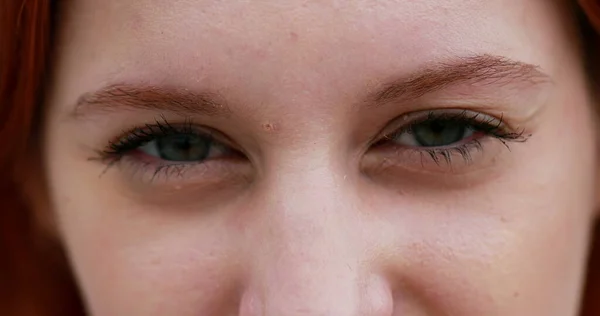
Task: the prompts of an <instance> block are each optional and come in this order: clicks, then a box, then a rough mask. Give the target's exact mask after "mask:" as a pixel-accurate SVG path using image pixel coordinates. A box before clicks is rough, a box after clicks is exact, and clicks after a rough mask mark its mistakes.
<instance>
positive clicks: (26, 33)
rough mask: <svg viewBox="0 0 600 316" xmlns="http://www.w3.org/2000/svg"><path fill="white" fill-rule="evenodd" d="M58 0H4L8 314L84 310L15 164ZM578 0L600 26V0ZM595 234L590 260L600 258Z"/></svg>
mask: <svg viewBox="0 0 600 316" xmlns="http://www.w3.org/2000/svg"><path fill="white" fill-rule="evenodd" d="M57 2H58V1H56V0H55V1H51V0H0V175H2V177H1V178H0V201H1V202H0V203H1V205H0V253H2V254H3V255H2V259H1V260H0V311H1V313H2V315H7V316H26V315H37V316H42V315H43V316H54V315H56V316H58V315H61V316H63V315H73V316H75V315H85V312H84V310H83V307H82V304H81V300H80V299H79V295H78V294H77V293H78V291H77V289H76V286H75V282H74V281H73V279H72V277H71V275H70V272H69V269H68V265H67V264H66V260H64V256H61V255H60V253H61V251H60V249H59V247H58V246H56V247H55V249H48V248H49V247H48V246H49V245H52V244H53V243H52V242H47V243H43V242H42V241H43V240H44V239H43V238H42V237H40V234H39V230H38V229H36V220H35V219H34V214H33V213H32V212H30V210H28V207H27V204H26V203H25V199H24V198H23V195H22V194H21V187H22V186H21V184H20V183H19V177H23V176H24V175H19V174H18V173H17V172H16V171H17V170H23V169H22V168H17V165H18V163H19V162H21V161H27V160H29V161H31V159H28V158H29V157H28V156H26V155H27V153H28V149H30V148H28V147H27V146H28V145H30V144H31V143H32V141H31V138H32V133H33V131H34V124H35V123H36V116H37V115H39V113H40V109H39V105H40V104H41V98H42V94H43V86H44V79H45V77H46V75H47V74H46V72H47V70H48V63H49V62H50V55H51V54H50V53H51V47H50V46H51V45H50V44H51V39H52V31H53V30H52V27H53V23H52V17H53V16H54V15H56V12H55V10H56V6H57V5H56V3H57ZM579 2H580V3H581V5H582V7H583V8H584V9H585V10H586V12H588V13H589V16H590V20H591V21H592V23H594V24H595V25H596V28H597V29H598V30H600V1H597V0H580V1H579ZM592 13H594V14H592ZM590 30H591V28H590ZM589 33H590V34H589V36H592V35H591V33H592V32H589ZM594 36H595V35H594ZM588 40H589V41H591V39H588ZM598 42H599V41H596V43H598ZM594 51H595V52H596V53H597V52H599V51H600V50H594ZM590 57H591V59H595V58H594V57H595V56H590ZM593 61H594V60H593ZM596 65H597V64H596ZM29 154H31V152H29ZM596 236H600V234H596ZM596 239H597V240H596V241H597V242H595V243H594V245H596V247H593V250H592V255H591V259H590V262H593V264H592V265H593V266H596V263H598V265H597V266H600V249H599V247H598V246H600V238H596ZM588 270H589V271H588V274H589V275H588V279H587V281H588V282H587V287H586V292H585V297H584V312H583V315H600V271H595V269H588ZM594 298H596V299H598V300H595V299H594Z"/></svg>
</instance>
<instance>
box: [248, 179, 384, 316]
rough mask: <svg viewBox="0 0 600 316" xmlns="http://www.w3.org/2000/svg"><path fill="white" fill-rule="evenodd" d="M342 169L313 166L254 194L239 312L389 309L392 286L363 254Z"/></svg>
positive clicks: (371, 312) (328, 314) (336, 314)
mask: <svg viewBox="0 0 600 316" xmlns="http://www.w3.org/2000/svg"><path fill="white" fill-rule="evenodd" d="M345 182H347V181H346V180H345V179H344V176H343V175H342V176H339V177H338V176H335V174H334V173H331V172H330V171H328V170H323V169H322V170H312V171H309V172H298V173H295V174H293V175H289V174H288V175H287V177H286V178H285V181H279V180H273V181H270V182H269V183H268V184H266V186H265V187H263V188H262V189H261V190H260V192H265V193H264V194H262V193H261V194H262V196H261V197H260V198H257V199H256V200H259V201H262V202H261V205H257V206H254V207H253V209H259V210H260V215H257V214H255V215H257V216H259V217H260V220H258V221H256V222H259V223H260V225H258V226H255V227H253V228H252V236H249V237H248V240H249V241H248V243H249V245H248V249H252V250H251V253H250V254H249V255H248V256H247V258H249V262H248V264H249V268H248V274H249V276H248V281H247V285H246V286H245V289H244V293H243V296H242V303H241V309H240V315H241V316H259V315H260V316H300V315H303V316H332V315H333V316H359V315H360V316H390V315H392V310H393V306H392V305H393V303H392V302H393V299H392V293H391V289H390V287H389V286H388V284H386V280H385V278H383V277H382V275H381V274H380V273H378V271H377V268H376V265H375V264H373V262H374V260H372V259H373V258H369V255H368V253H372V252H370V251H369V250H368V249H365V247H366V243H365V241H364V238H363V235H364V233H363V232H364V231H365V227H364V225H362V224H361V223H362V220H361V215H360V212H359V211H358V210H357V201H356V198H355V196H356V195H355V194H354V193H353V192H352V190H351V188H350V186H348V185H345V184H344V183H345Z"/></svg>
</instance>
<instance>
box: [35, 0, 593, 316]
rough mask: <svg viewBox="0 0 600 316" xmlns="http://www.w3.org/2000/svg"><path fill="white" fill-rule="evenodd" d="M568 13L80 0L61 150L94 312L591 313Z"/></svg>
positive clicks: (56, 96)
mask: <svg viewBox="0 0 600 316" xmlns="http://www.w3.org/2000/svg"><path fill="white" fill-rule="evenodd" d="M567 12H568V9H567V6H566V5H565V4H564V3H563V2H560V1H547V0H527V1H523V0H489V1H479V0H451V1H448V0H444V1H441V0H440V1H437V0H428V1H403V0H371V1H366V0H345V1H311V0H304V1H300V0H286V1H270V2H269V1H214V0H197V1H192V0H178V1H173V0H169V1H159V0H154V1H150V0H143V1H142V0H136V1H122V0H102V1H100V0H76V1H72V3H69V6H68V7H67V8H64V11H63V12H62V13H63V15H62V16H61V19H60V21H61V22H60V27H61V30H60V41H59V43H57V55H56V58H55V61H54V65H53V66H54V68H53V78H52V80H51V82H52V85H51V86H50V87H49V93H48V95H47V99H46V108H47V112H46V113H45V124H44V127H43V133H42V135H43V144H44V146H43V153H44V155H43V157H44V167H45V170H46V179H47V186H48V188H49V194H48V195H49V198H50V201H51V203H50V205H48V209H49V210H48V211H49V212H52V214H54V216H55V219H56V223H57V234H58V236H59V238H60V240H61V242H62V243H63V245H64V246H65V248H66V250H67V252H68V254H69V258H70V260H71V263H72V266H73V270H74V272H75V275H76V277H77V280H78V282H79V285H80V288H81V291H82V294H83V297H84V299H85V302H86V305H87V307H88V309H89V312H90V314H91V315H95V316H121V315H123V316H126V315H127V316H131V315H181V316H186V315H189V316H192V315H242V316H258V315H266V316H296V315H311V316H316V315H337V316H351V315H352V316H358V315H367V316H391V315H393V316H400V315H402V316H404V315H410V316H420V315H461V316H479V315H489V316H493V315H511V316H513V315H514V316H520V315H523V316H525V315H548V316H552V315H554V316H567V315H573V316H574V315H576V314H577V308H578V305H579V297H580V289H581V286H582V279H583V272H584V264H585V256H586V252H587V248H588V234H589V231H590V224H591V223H592V219H593V217H594V216H595V214H594V210H595V209H596V201H595V200H594V195H595V191H596V172H595V170H596V165H597V157H596V145H595V142H596V137H595V131H594V124H595V122H594V119H593V113H592V102H591V98H590V96H589V93H587V90H586V78H585V75H584V71H583V70H582V66H581V65H582V61H581V57H580V55H579V53H580V52H578V51H577V42H576V41H577V35H576V33H575V32H576V30H575V28H574V25H575V22H574V20H573V19H572V17H571V16H569V15H568V14H567ZM136 129H137V130H136ZM132 131H133V133H132ZM207 133H212V135H214V136H213V138H212V139H213V140H210V139H209V138H207V137H206V136H205V135H206V134H207Z"/></svg>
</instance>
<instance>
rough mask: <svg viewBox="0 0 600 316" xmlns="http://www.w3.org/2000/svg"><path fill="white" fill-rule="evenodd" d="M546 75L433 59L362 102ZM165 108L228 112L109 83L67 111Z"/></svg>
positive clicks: (500, 62)
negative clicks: (464, 85)
mask: <svg viewBox="0 0 600 316" xmlns="http://www.w3.org/2000/svg"><path fill="white" fill-rule="evenodd" d="M551 82H552V80H551V78H550V77H549V76H548V75H546V74H545V73H543V72H542V71H541V70H540V68H539V67H538V66H535V65H532V64H528V63H524V62H520V61H515V60H511V59H508V58H505V57H501V56H492V55H476V56H470V57H460V58H456V59H452V60H446V61H442V62H436V63H431V64H428V65H426V66H425V67H422V68H421V69H420V70H418V71H416V72H414V73H411V74H409V75H405V76H400V77H399V78H398V79H396V80H392V81H391V82H388V83H386V84H382V85H380V86H379V87H378V89H376V91H374V92H373V93H370V94H369V96H368V97H367V98H366V100H365V102H363V103H362V104H366V106H367V107H372V106H378V105H382V104H388V103H395V104H398V103H400V104H401V103H404V102H409V101H412V100H414V99H418V98H420V97H422V96H424V95H427V94H429V93H433V92H436V91H439V90H442V89H446V88H448V87H452V86H457V85H461V84H468V85H470V86H475V85H479V86H486V87H487V86H492V87H493V88H494V89H495V90H497V91H501V90H508V91H509V92H510V93H512V94H514V93H515V92H516V91H517V90H519V89H524V90H528V89H531V88H536V87H538V86H540V85H542V84H545V83H551ZM123 109H126V110H136V109H138V110H151V111H169V112H174V113H182V114H187V115H191V116H193V115H200V116H210V117H215V116H218V117H227V116H229V115H231V114H232V111H231V107H230V106H229V105H228V104H227V102H226V100H225V98H224V97H223V96H221V95H220V94H219V93H217V92H194V91H191V90H190V89H181V88H174V87H161V86H136V85H131V84H113V85H109V86H107V87H104V88H102V89H100V90H97V91H94V92H90V93H86V94H84V95H82V96H81V97H80V98H79V99H78V101H77V103H76V105H75V109H74V110H73V111H72V113H71V117H73V118H77V119H81V118H85V117H88V116H92V115H94V114H103V113H110V112H114V111H119V110H123Z"/></svg>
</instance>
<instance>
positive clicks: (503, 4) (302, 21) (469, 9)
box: [59, 0, 569, 95]
mask: <svg viewBox="0 0 600 316" xmlns="http://www.w3.org/2000/svg"><path fill="white" fill-rule="evenodd" d="M564 12H566V10H564V2H563V1H547V0H486V1H480V0H443V1H441V0H440V1H433V0H429V1H407V0H344V1H334V0H330V1H325V0H312V1H311V0H285V1H241V0H239V1H238V0H228V1H217V0H205V1H195V0H169V1H166V0H135V1H133V0H131V1H123V0H78V1H74V2H73V3H71V4H70V5H69V6H68V7H67V8H65V10H64V13H65V14H64V15H63V18H62V22H63V24H62V31H63V36H62V37H61V38H62V41H61V47H62V48H63V51H62V53H61V54H59V55H61V56H60V58H61V60H62V61H63V65H66V66H65V67H64V68H66V69H63V70H64V71H66V72H67V74H68V75H71V74H72V76H71V77H77V85H78V86H80V87H81V90H91V89H93V88H97V87H98V86H99V85H100V83H99V82H103V83H106V82H109V83H110V82H111V81H132V80H135V81H150V82H149V83H152V84H157V83H162V82H168V83H169V84H177V85H181V86H185V85H190V83H202V84H203V85H204V86H207V85H209V86H210V85H214V86H217V88H221V87H222V86H225V85H227V86H236V85H244V86H245V87H247V88H250V89H251V88H253V87H256V89H255V90H256V91H258V90H260V89H262V90H265V89H268V88H269V87H273V85H272V82H275V81H276V82H278V83H280V84H279V85H278V86H277V89H284V88H285V86H286V85H290V86H294V87H295V88H298V86H299V85H300V86H302V85H305V86H306V87H301V88H306V89H305V90H309V89H319V87H325V86H326V87H328V89H329V90H330V91H334V90H335V87H337V86H339V87H340V88H343V89H348V88H351V85H345V84H346V83H349V82H350V81H349V80H351V78H350V77H348V74H349V73H350V72H356V70H357V69H360V74H361V78H367V79H365V80H368V78H381V77H385V76H388V75H392V74H391V73H390V69H393V71H394V72H407V73H408V72H410V71H414V70H415V69H417V68H419V66H420V65H423V64H425V63H428V62H430V61H435V60H443V59H446V58H452V57H457V56H458V57H460V56H469V55H483V54H493V55H500V56H505V57H508V58H511V59H514V60H520V61H523V62H528V63H532V64H536V65H542V67H543V68H544V70H545V71H546V72H548V73H550V74H551V75H555V74H554V69H552V67H553V65H552V62H550V61H548V60H545V58H546V57H547V56H546V55H548V54H549V52H553V53H554V54H558V52H556V46H557V41H556V38H559V37H562V38H567V37H568V36H564V33H565V30H566V28H565V25H566V24H565V21H566V20H567V17H568V16H569V15H568V14H565V13H564ZM549 34H551V36H549ZM563 46H564V45H563ZM64 61H66V62H64ZM413 68H414V69H413ZM82 69H84V70H85V76H81V70H82ZM258 74H260V76H258ZM341 77H344V78H343V79H341ZM249 79H252V80H250V81H249ZM152 81H155V82H152ZM156 81H160V82H156ZM262 83H268V84H262ZM261 84H262V85H261ZM361 84H362V83H361ZM258 87H260V89H259V88H258ZM331 88H334V89H333V90H332V89H331ZM296 90H301V89H296ZM265 92H266V91H265ZM324 94H326V93H325V92H324V93H322V94H319V95H324ZM265 95H268V93H265Z"/></svg>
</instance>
